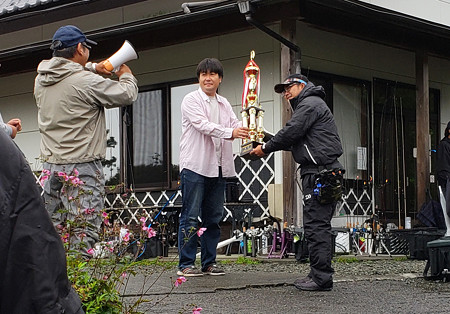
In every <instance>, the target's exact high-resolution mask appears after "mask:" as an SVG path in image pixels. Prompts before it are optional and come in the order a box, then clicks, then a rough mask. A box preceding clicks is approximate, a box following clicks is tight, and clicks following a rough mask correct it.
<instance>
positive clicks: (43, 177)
mask: <svg viewBox="0 0 450 314" xmlns="http://www.w3.org/2000/svg"><path fill="white" fill-rule="evenodd" d="M47 180H48V176H47V175H45V176H42V178H41V185H44V183H45V181H47Z"/></svg>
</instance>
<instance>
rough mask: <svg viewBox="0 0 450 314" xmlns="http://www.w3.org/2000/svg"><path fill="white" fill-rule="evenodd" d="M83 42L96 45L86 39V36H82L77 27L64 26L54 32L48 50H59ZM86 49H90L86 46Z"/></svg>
mask: <svg viewBox="0 0 450 314" xmlns="http://www.w3.org/2000/svg"><path fill="white" fill-rule="evenodd" d="M84 42H86V43H88V44H91V45H97V43H96V42H95V41H93V40H90V39H87V38H86V35H84V34H83V32H82V31H81V30H80V29H79V28H78V27H76V26H73V25H66V26H62V27H60V28H58V30H57V31H56V32H55V34H54V35H53V39H52V44H51V46H50V49H52V50H61V49H64V48H67V47H72V46H75V45H76V44H78V43H84ZM88 48H90V47H89V46H88Z"/></svg>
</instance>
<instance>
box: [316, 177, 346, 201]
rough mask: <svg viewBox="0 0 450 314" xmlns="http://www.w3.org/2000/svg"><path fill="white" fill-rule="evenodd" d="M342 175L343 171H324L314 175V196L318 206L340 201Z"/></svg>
mask: <svg viewBox="0 0 450 314" xmlns="http://www.w3.org/2000/svg"><path fill="white" fill-rule="evenodd" d="M344 173H345V170H344V169H332V170H327V169H325V170H322V171H320V172H319V173H318V174H316V175H315V178H316V181H315V185H314V195H315V196H316V197H317V200H318V201H319V203H320V204H323V205H325V204H332V203H335V202H337V201H339V200H340V199H341V197H342V180H343V174H344Z"/></svg>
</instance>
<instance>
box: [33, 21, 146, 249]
mask: <svg viewBox="0 0 450 314" xmlns="http://www.w3.org/2000/svg"><path fill="white" fill-rule="evenodd" d="M96 44H97V43H96V42H94V41H92V40H89V39H88V38H86V36H85V34H84V33H83V32H82V31H81V30H80V29H79V28H78V27H76V26H73V25H66V26H63V27H61V28H59V29H58V30H57V31H56V32H55V34H54V35H53V40H52V44H51V46H50V49H52V50H53V57H52V58H51V59H50V60H43V61H42V62H41V63H40V64H39V66H38V69H37V72H38V75H37V76H36V80H35V85H34V97H35V99H36V104H37V107H38V123H39V131H40V133H41V158H43V160H44V164H43V168H44V171H45V173H48V174H49V178H48V180H45V182H44V186H43V187H44V199H45V203H46V209H47V211H48V212H49V214H50V216H51V218H52V220H53V224H54V225H55V227H57V226H58V225H60V226H62V227H64V224H65V222H66V221H67V220H74V218H75V217H76V215H77V212H78V210H79V211H85V213H86V214H85V217H84V218H85V219H86V221H87V223H86V227H83V228H80V229H81V230H76V231H75V233H74V234H75V235H76V236H74V237H73V238H72V239H71V242H70V243H71V244H76V243H79V242H83V244H81V245H79V249H80V251H81V252H82V253H83V255H85V256H87V257H89V255H88V254H87V251H88V250H89V249H91V248H93V246H94V244H95V243H96V242H97V241H98V240H99V237H98V231H99V229H100V226H101V223H102V218H101V216H100V213H101V211H102V210H103V208H104V185H105V178H104V175H103V167H102V164H101V159H103V158H104V157H105V154H106V140H107V138H106V119H105V108H106V109H108V108H113V107H120V106H128V105H131V104H132V103H133V101H135V100H136V99H137V95H138V86H137V80H136V78H135V77H134V76H133V74H132V72H131V70H130V68H129V67H128V66H126V65H125V64H123V65H121V66H119V67H118V69H117V71H115V74H116V75H117V76H118V78H119V80H118V81H114V80H111V79H109V78H104V77H103V76H101V75H99V74H107V75H111V74H112V73H111V72H110V71H108V70H107V69H106V68H105V65H104V62H100V63H98V64H93V63H91V62H88V59H89V52H90V50H91V48H92V45H96ZM62 173H65V174H66V175H67V176H68V177H70V176H78V178H79V179H80V180H81V181H82V183H83V184H82V186H81V187H80V189H82V190H83V193H80V194H82V195H78V192H77V191H75V192H73V193H74V194H75V195H68V194H67V193H68V191H67V190H66V189H63V182H62V180H61V175H62ZM58 174H59V175H58ZM63 177H64V176H63ZM71 198H72V199H74V198H77V200H78V203H73V202H72V203H70V200H71ZM86 209H89V210H88V211H86Z"/></svg>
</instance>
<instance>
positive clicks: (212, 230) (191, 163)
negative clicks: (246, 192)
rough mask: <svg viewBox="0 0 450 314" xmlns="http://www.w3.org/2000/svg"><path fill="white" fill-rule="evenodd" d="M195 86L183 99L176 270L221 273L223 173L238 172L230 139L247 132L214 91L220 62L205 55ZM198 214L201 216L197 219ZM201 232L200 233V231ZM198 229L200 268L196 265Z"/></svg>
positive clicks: (191, 273) (182, 273) (220, 74)
mask: <svg viewBox="0 0 450 314" xmlns="http://www.w3.org/2000/svg"><path fill="white" fill-rule="evenodd" d="M197 78H198V82H199V85H200V87H199V89H198V90H196V91H194V92H191V93H189V94H187V95H186V96H185V97H184V99H183V102H182V103H181V115H182V135H181V142H180V170H181V190H182V194H183V208H182V211H181V215H180V225H179V230H178V252H179V264H178V268H179V270H178V272H177V275H179V276H187V277H194V276H203V274H208V275H224V272H223V271H222V270H220V269H219V268H218V267H217V265H216V248H217V244H218V243H219V238H220V226H219V223H220V221H221V219H222V216H223V203H224V194H225V178H226V177H233V176H235V175H236V173H235V170H234V161H233V151H232V141H233V140H234V139H235V138H246V137H247V136H248V128H244V127H242V126H241V122H240V121H239V120H238V118H237V117H236V115H235V114H234V112H233V109H232V107H231V105H230V103H229V102H228V101H227V100H226V99H225V98H224V97H222V96H220V95H218V94H217V89H218V87H219V85H220V83H221V82H222V78H223V67H222V64H221V63H220V61H219V60H217V59H213V58H206V59H204V60H203V61H201V62H200V63H199V64H198V66H197ZM199 218H200V219H199ZM202 232H203V234H202ZM200 235H201V237H200V240H201V265H202V267H201V270H200V269H197V268H196V267H195V257H196V254H197V242H198V237H199V236H200Z"/></svg>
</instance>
